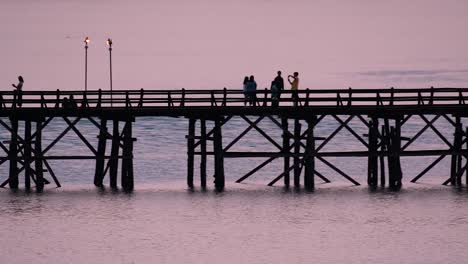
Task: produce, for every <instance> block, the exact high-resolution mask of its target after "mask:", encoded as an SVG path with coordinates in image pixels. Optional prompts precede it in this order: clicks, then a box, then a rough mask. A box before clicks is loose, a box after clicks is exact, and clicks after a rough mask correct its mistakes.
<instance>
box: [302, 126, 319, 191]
mask: <svg viewBox="0 0 468 264" xmlns="http://www.w3.org/2000/svg"><path fill="white" fill-rule="evenodd" d="M315 121H316V120H315V118H312V119H308V120H307V141H306V146H307V148H306V150H305V156H304V159H305V161H304V164H305V169H304V187H305V188H306V189H308V190H312V189H314V187H315V180H314V173H315V139H314V127H315Z"/></svg>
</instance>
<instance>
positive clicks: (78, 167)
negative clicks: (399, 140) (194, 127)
mask: <svg viewBox="0 0 468 264" xmlns="http://www.w3.org/2000/svg"><path fill="white" fill-rule="evenodd" d="M0 2H1V3H0V25H2V26H0V35H1V36H2V41H0V58H1V63H0V86H1V87H2V90H10V89H11V88H12V87H11V86H10V84H11V83H14V82H16V76H17V75H19V74H21V75H23V76H24V78H25V86H24V89H29V90H41V89H83V87H84V83H83V81H84V49H83V40H84V38H85V37H86V36H89V37H90V38H91V40H92V42H91V46H90V48H89V57H88V61H89V65H88V69H89V74H88V80H89V83H88V87H89V88H90V89H98V88H103V89H107V88H108V74H109V73H108V66H109V65H108V51H107V48H106V46H105V40H106V39H107V38H108V37H111V38H113V40H114V50H113V61H114V64H113V69H114V89H139V88H145V89H179V88H182V87H185V88H186V89H194V88H203V89H212V88H222V87H227V88H229V89H239V88H240V82H241V80H242V79H243V76H245V75H250V74H255V76H256V78H257V81H258V83H259V86H260V87H262V88H263V87H265V86H268V85H269V83H270V81H271V79H272V78H273V77H274V73H275V72H276V71H277V70H283V71H284V72H285V73H290V72H293V71H299V72H300V74H301V75H300V76H301V87H302V88H305V87H310V88H311V89H319V88H323V87H325V88H347V87H349V86H352V87H355V88H361V87H364V88H368V87H370V88H384V87H390V86H394V87H429V86H439V87H440V86H455V87H462V86H465V87H466V84H467V83H468V64H467V61H468V55H467V53H466V47H467V46H468V37H467V34H465V32H466V25H467V24H468V16H466V10H467V8H468V2H466V1H458V0H443V1H442V0H414V1H411V3H409V2H408V1H404V0H396V1H371V0H356V1H345V0H342V1H322V0H313V1H300V0H295V1H278V0H249V1H245V0H240V1H227V0H219V1H218V0H216V1H215V0H200V1H189V0H158V1H153V0H137V1H132V3H131V4H130V2H129V1H124V0H116V1H107V0H93V1H89V0H80V1H78V0H69V1H57V0H42V1H34V0H22V1H17V0H2V1H0ZM245 126H246V125H245V123H244V122H242V121H241V120H233V121H232V122H230V123H229V124H228V125H226V127H225V128H224V134H223V136H224V138H223V139H224V144H228V143H229V140H230V139H231V140H232V139H233V138H234V137H235V136H236V135H237V134H238V133H239V132H240V131H242V129H244V128H245ZM260 126H261V127H262V128H263V129H265V130H266V131H268V132H269V133H270V134H271V135H272V136H273V137H274V138H275V139H278V140H279V139H280V137H279V135H280V131H279V130H278V129H276V127H275V125H274V124H272V123H271V122H262V123H261V124H260ZM335 126H336V121H333V120H324V122H323V123H322V125H321V126H320V127H319V128H318V129H317V135H318V136H327V135H328V134H330V133H331V132H332V131H333V128H334V127H335ZM351 126H352V127H353V128H355V129H356V131H357V133H358V134H364V133H367V131H366V130H365V129H363V127H362V125H360V124H359V122H357V121H356V122H355V121H353V122H352V123H351ZM423 126H424V125H423V123H422V122H421V121H420V120H417V119H415V120H413V121H411V125H408V126H406V127H405V128H404V130H403V131H402V134H403V135H404V136H411V135H414V134H415V133H416V132H417V131H418V129H420V128H422V127H423ZM436 126H437V127H438V128H439V129H441V130H442V133H443V134H444V135H445V136H446V137H448V138H451V135H452V133H453V130H452V129H451V128H450V126H449V125H448V124H447V122H444V121H443V120H440V121H437V123H436ZM79 127H80V130H81V131H84V133H85V134H86V136H87V138H88V140H89V141H90V142H91V143H92V144H93V145H96V136H97V130H96V129H95V128H94V127H93V126H92V125H91V124H90V123H89V122H88V123H87V122H85V121H83V122H80V124H79ZM63 129H64V123H63V122H60V121H53V122H52V124H51V126H50V127H48V128H47V132H45V133H44V145H46V144H47V143H50V142H51V141H52V140H53V139H54V137H55V136H57V135H58V134H60V132H61V131H62V130H63ZM134 131H135V132H134V133H135V135H136V137H137V138H138V141H137V142H136V143H135V153H134V154H135V158H136V160H135V183H136V190H135V192H134V193H133V194H130V195H129V194H124V193H121V192H116V193H113V192H111V191H109V190H106V191H100V190H96V189H95V188H94V187H93V186H92V178H93V175H94V163H93V162H90V161H60V162H58V161H51V162H50V163H51V166H52V167H53V168H54V170H55V172H56V174H57V175H58V177H59V179H60V181H61V182H62V184H63V185H64V187H63V188H61V189H55V188H53V187H50V186H48V187H47V188H46V191H45V192H44V193H43V194H35V193H32V194H24V193H23V192H22V191H20V192H18V193H11V192H10V191H9V190H8V189H4V190H0V226H1V227H2V228H0V242H1V243H0V244H1V246H0V256H1V258H0V262H1V263H33V262H34V263H99V264H101V263H208V262H219V263H236V264H237V263H396V262H400V263H465V262H466V257H468V251H467V250H466V248H467V247H466V242H467V238H466V235H465V234H467V231H468V230H467V229H468V201H467V199H468V192H467V190H465V189H462V190H454V189H453V188H450V187H442V186H440V183H441V182H443V181H445V180H446V178H447V177H448V172H449V166H448V165H449V160H448V159H444V160H443V161H442V162H441V163H440V164H438V165H437V166H436V167H434V169H433V170H431V172H430V173H429V174H428V175H427V176H425V177H424V178H422V179H421V183H420V184H410V183H408V181H409V180H410V179H411V178H412V177H414V176H415V175H416V174H417V173H419V172H420V171H421V170H422V169H423V168H424V167H425V166H427V165H428V163H429V162H431V161H432V160H434V158H417V159H415V158H405V159H403V160H402V166H403V170H404V187H403V190H402V191H401V192H398V193H390V192H386V191H382V190H381V191H377V192H369V191H368V189H367V188H366V187H355V186H352V185H351V184H350V183H349V182H346V181H345V179H343V178H341V177H340V176H339V175H336V173H334V172H333V171H332V170H330V169H329V168H327V167H326V166H324V165H323V164H321V163H318V164H317V169H318V170H319V171H320V172H321V173H323V174H324V175H326V176H327V177H329V178H330V179H331V180H332V181H333V183H332V184H321V183H319V184H318V185H317V190H316V191H315V192H314V193H304V192H295V191H285V190H283V189H282V187H280V186H278V187H271V188H270V187H266V186H265V185H266V184H267V183H268V182H269V181H270V180H271V179H273V178H275V177H276V176H277V175H278V174H279V173H280V171H281V168H282V164H281V162H280V161H276V162H273V163H272V164H270V165H268V166H267V167H265V168H264V169H263V170H261V171H259V172H258V173H257V174H256V175H255V176H253V177H251V178H249V179H248V180H246V181H245V184H234V183H233V182H234V181H235V180H236V179H237V178H239V177H241V176H242V175H244V174H245V173H247V172H248V171H249V170H250V169H252V168H253V167H255V166H256V165H257V164H259V163H260V162H262V161H263V160H262V159H232V160H226V163H225V168H226V177H227V181H228V183H227V187H226V189H227V190H226V192H224V193H221V194H217V193H214V192H213V191H212V188H211V185H210V189H209V190H208V191H207V192H200V191H199V190H196V191H195V192H191V191H189V190H187V189H186V184H185V177H186V146H185V138H184V136H185V134H186V131H187V123H186V120H183V119H171V118H145V119H138V121H137V124H136V125H135V130H134ZM0 140H2V141H3V140H8V136H7V134H6V133H5V131H3V130H0ZM416 143H417V144H415V145H414V146H413V147H410V149H411V148H412V149H427V148H431V147H444V146H443V142H442V141H441V140H440V139H438V137H437V136H436V135H435V134H434V133H432V132H430V131H428V132H426V133H425V134H424V135H423V136H422V137H421V138H420V139H418V141H417V142H416ZM254 149H257V150H260V151H268V150H274V147H272V146H271V145H270V144H269V143H268V142H267V141H266V140H264V139H262V138H261V136H259V135H256V134H255V132H252V134H248V136H247V137H246V138H245V139H242V140H241V141H240V142H239V143H238V144H236V145H235V146H234V147H233V149H232V150H233V151H236V150H237V151H248V150H254ZM337 149H350V150H351V149H352V150H363V149H364V147H363V146H361V145H359V142H358V141H357V140H354V139H353V137H352V135H350V134H349V133H347V132H346V131H344V132H343V133H342V134H340V135H339V136H337V137H336V139H334V140H332V141H331V142H330V145H329V146H328V147H327V148H325V149H324V151H326V150H330V151H333V150H337ZM48 154H50V155H59V154H82V155H87V154H90V152H89V150H87V149H86V147H85V146H84V145H83V144H81V143H80V141H79V139H78V137H76V135H74V134H73V132H70V133H69V134H68V135H67V136H65V138H64V139H63V140H62V141H61V142H60V143H59V144H57V145H56V147H54V148H53V149H52V150H51V151H50V152H49V153H48ZM2 155H3V154H2ZM330 161H333V162H334V164H336V165H337V166H338V167H339V168H341V169H343V170H344V171H346V172H347V173H349V174H350V175H352V176H353V177H354V178H355V179H357V180H358V181H359V182H361V183H365V181H366V179H365V176H366V167H367V165H366V164H367V163H366V159H359V158H357V159H350V158H336V159H331V158H330ZM208 165H209V166H208V168H209V173H208V175H212V164H211V161H210V162H209V164H208ZM7 169H8V167H7V166H0V176H1V178H2V180H3V179H4V178H5V177H6V175H7ZM106 180H107V179H106ZM197 180H198V178H197ZM209 183H211V182H210V181H209Z"/></svg>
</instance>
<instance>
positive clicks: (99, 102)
mask: <svg viewBox="0 0 468 264" xmlns="http://www.w3.org/2000/svg"><path fill="white" fill-rule="evenodd" d="M101 100H102V90H101V89H99V90H98V102H97V104H96V108H101V105H102V104H101Z"/></svg>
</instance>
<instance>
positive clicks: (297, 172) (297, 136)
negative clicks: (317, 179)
mask: <svg viewBox="0 0 468 264" xmlns="http://www.w3.org/2000/svg"><path fill="white" fill-rule="evenodd" d="M300 151H301V123H300V122H299V119H295V120H294V158H293V163H294V187H299V186H300V184H301V183H300V179H301V178H300V177H301V167H300V166H301V159H300V157H299V154H300Z"/></svg>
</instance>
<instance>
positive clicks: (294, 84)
mask: <svg viewBox="0 0 468 264" xmlns="http://www.w3.org/2000/svg"><path fill="white" fill-rule="evenodd" d="M288 82H289V83H290V84H291V91H292V99H293V101H294V106H297V102H298V101H299V95H298V93H297V90H299V73H298V72H295V73H294V74H293V75H289V76H288Z"/></svg>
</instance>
